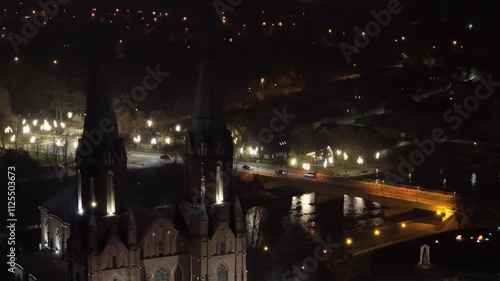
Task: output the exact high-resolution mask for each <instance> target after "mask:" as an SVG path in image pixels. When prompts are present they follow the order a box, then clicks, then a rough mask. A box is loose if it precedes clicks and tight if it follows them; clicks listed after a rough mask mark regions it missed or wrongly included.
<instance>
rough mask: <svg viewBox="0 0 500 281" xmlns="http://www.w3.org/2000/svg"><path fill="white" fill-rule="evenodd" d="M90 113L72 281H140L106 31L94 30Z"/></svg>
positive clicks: (81, 156) (95, 26)
mask: <svg viewBox="0 0 500 281" xmlns="http://www.w3.org/2000/svg"><path fill="white" fill-rule="evenodd" d="M91 25H92V26H91V34H92V40H93V41H92V47H91V55H90V61H89V76H88V89H87V107H86V116H85V123H84V130H83V135H82V137H81V138H80V139H79V141H78V147H77V151H76V164H77V179H76V180H77V189H78V206H77V212H76V213H75V214H74V215H73V218H72V222H71V236H70V239H69V241H68V271H69V272H68V273H69V274H68V275H69V279H70V280H73V281H84V280H87V281H100V280H120V279H119V278H115V279H113V278H114V277H113V276H115V277H116V276H118V277H120V278H123V277H126V278H127V279H126V280H130V281H139V276H140V272H139V258H140V257H139V252H138V250H137V233H136V228H137V227H136V225H135V219H134V217H133V214H132V213H131V210H130V209H129V208H128V206H127V204H126V198H125V190H126V185H127V179H126V175H127V166H126V165H127V154H126V150H125V144H124V140H123V138H120V137H119V134H118V125H117V120H116V116H115V113H114V111H113V110H112V108H111V98H110V95H109V92H108V89H107V86H106V79H105V74H106V72H105V70H104V55H103V53H104V52H103V50H102V48H103V46H104V45H105V44H102V42H101V39H102V35H101V34H100V33H101V32H102V28H103V26H100V25H99V23H92V24H91Z"/></svg>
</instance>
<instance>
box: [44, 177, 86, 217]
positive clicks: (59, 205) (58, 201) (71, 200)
mask: <svg viewBox="0 0 500 281" xmlns="http://www.w3.org/2000/svg"><path fill="white" fill-rule="evenodd" d="M77 201H78V194H77V187H76V184H75V183H72V184H69V185H67V186H65V187H64V188H63V189H61V190H60V191H59V192H57V193H56V194H55V195H54V196H52V197H51V198H50V199H48V200H47V201H45V202H43V203H42V204H40V207H42V208H44V209H47V210H49V212H50V214H51V215H53V216H56V217H58V218H59V219H60V220H61V221H63V222H65V223H68V224H69V222H70V221H71V213H72V212H74V211H75V206H77V203H78V202H77Z"/></svg>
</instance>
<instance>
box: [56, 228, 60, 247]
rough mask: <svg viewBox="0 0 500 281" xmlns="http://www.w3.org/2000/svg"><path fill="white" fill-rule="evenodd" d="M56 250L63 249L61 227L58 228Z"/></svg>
mask: <svg viewBox="0 0 500 281" xmlns="http://www.w3.org/2000/svg"><path fill="white" fill-rule="evenodd" d="M55 244H56V251H59V250H61V232H60V231H59V228H57V229H56V243H55Z"/></svg>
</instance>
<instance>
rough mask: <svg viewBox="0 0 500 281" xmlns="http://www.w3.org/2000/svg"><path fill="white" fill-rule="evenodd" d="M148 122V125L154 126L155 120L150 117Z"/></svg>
mask: <svg viewBox="0 0 500 281" xmlns="http://www.w3.org/2000/svg"><path fill="white" fill-rule="evenodd" d="M147 123H148V127H151V126H153V120H151V119H149V120H148V122H147Z"/></svg>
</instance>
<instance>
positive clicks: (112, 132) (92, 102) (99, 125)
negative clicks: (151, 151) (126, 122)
mask: <svg viewBox="0 0 500 281" xmlns="http://www.w3.org/2000/svg"><path fill="white" fill-rule="evenodd" d="M102 28H103V27H101V26H100V24H99V23H92V26H91V36H92V43H91V50H90V52H91V53H90V59H89V76H88V88H87V107H86V116H85V123H84V132H87V133H88V134H92V133H91V132H93V131H94V130H99V131H100V132H101V134H102V136H103V141H104V142H106V143H109V141H111V140H113V139H116V138H117V137H118V126H117V121H116V115H115V113H114V111H113V110H112V108H111V97H110V95H109V91H108V88H107V84H106V78H105V76H106V71H105V70H104V59H105V54H104V50H103V46H104V45H105V44H103V42H102V41H103V34H102ZM84 137H85V135H84ZM94 145H96V144H94Z"/></svg>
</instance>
